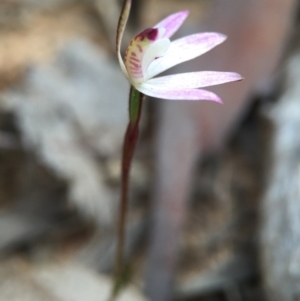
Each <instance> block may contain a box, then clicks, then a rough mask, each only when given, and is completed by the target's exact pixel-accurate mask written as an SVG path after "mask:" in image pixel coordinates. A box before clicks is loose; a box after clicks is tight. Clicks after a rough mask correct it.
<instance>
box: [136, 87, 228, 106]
mask: <svg viewBox="0 0 300 301" xmlns="http://www.w3.org/2000/svg"><path fill="white" fill-rule="evenodd" d="M135 88H136V89H137V90H138V91H140V92H142V93H144V94H145V95H148V96H151V97H156V98H163V99H170V100H210V101H214V102H219V103H222V100H221V99H220V97H219V96H218V95H216V94H215V93H213V92H210V91H206V90H200V89H176V90H175V89H173V90H170V89H166V88H164V87H157V86H155V85H151V84H148V83H143V84H142V85H139V86H136V87H135Z"/></svg>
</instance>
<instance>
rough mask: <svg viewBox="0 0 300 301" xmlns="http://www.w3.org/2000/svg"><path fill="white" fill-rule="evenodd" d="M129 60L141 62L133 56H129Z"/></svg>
mask: <svg viewBox="0 0 300 301" xmlns="http://www.w3.org/2000/svg"><path fill="white" fill-rule="evenodd" d="M129 60H130V61H132V62H136V63H139V62H140V60H138V59H137V58H135V57H132V56H131V57H130V58H129Z"/></svg>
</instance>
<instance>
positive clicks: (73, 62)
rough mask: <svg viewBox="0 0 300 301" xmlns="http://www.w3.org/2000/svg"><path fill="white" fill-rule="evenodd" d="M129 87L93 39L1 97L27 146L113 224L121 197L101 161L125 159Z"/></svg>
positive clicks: (73, 195)
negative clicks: (109, 183)
mask: <svg viewBox="0 0 300 301" xmlns="http://www.w3.org/2000/svg"><path fill="white" fill-rule="evenodd" d="M128 90H129V88H128V85H127V83H126V80H125V78H124V76H123V75H122V74H121V71H120V70H119V68H118V67H117V66H116V65H115V64H114V63H113V62H111V61H110V60H109V59H108V58H107V57H106V56H105V55H104V54H103V53H102V52H101V51H100V50H98V49H96V48H95V47H94V46H92V45H91V44H90V43H89V42H87V41H82V40H80V41H74V42H73V43H72V44H70V45H69V46H68V47H66V48H65V49H64V50H62V52H61V53H59V54H58V56H57V59H56V60H55V62H54V63H53V64H52V65H51V66H47V67H44V66H43V67H42V66H32V67H31V68H30V69H29V70H28V72H27V74H26V76H25V78H24V81H23V82H22V83H21V84H20V85H19V86H18V87H14V88H13V89H11V90H10V91H7V92H6V93H4V94H3V95H2V96H1V108H2V109H3V110H5V111H10V112H13V114H14V115H15V116H16V120H17V123H18V127H19V129H20V131H21V136H22V141H23V143H24V145H25V146H26V147H27V148H28V149H29V150H31V151H33V152H34V153H36V154H37V156H38V158H39V159H40V161H41V162H43V164H44V165H45V166H47V167H48V168H50V169H51V170H52V171H53V172H54V173H55V174H56V175H57V176H58V177H59V178H61V179H63V180H65V181H67V182H68V183H69V199H70V202H71V203H72V204H74V205H75V206H76V207H77V208H79V209H81V211H82V212H83V213H85V214H86V215H87V216H89V217H90V216H93V217H94V218H95V219H96V220H97V221H98V222H99V223H100V224H102V225H110V224H111V222H112V218H113V215H114V206H115V199H116V198H115V195H114V192H113V191H112V190H111V189H109V187H107V185H106V184H105V181H104V176H103V172H102V170H101V167H100V164H99V158H100V159H101V158H111V157H114V156H115V157H119V155H120V150H121V145H122V140H123V134H124V130H125V127H126V123H127V94H128Z"/></svg>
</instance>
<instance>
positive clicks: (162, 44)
mask: <svg viewBox="0 0 300 301" xmlns="http://www.w3.org/2000/svg"><path fill="white" fill-rule="evenodd" d="M170 45H171V42H170V40H169V39H159V40H157V41H155V42H153V43H152V44H151V45H150V46H149V47H148V49H147V50H146V52H145V54H144V56H143V59H142V70H143V75H144V78H145V79H147V69H148V67H149V65H150V64H151V63H152V62H153V61H154V60H155V59H158V58H160V57H161V56H163V55H165V53H166V52H167V50H168V49H169V47H170Z"/></svg>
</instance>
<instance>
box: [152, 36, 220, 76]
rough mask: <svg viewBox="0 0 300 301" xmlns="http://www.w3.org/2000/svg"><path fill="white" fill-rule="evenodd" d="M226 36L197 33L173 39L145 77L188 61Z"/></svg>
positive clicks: (217, 43)
mask: <svg viewBox="0 0 300 301" xmlns="http://www.w3.org/2000/svg"><path fill="white" fill-rule="evenodd" d="M225 39H226V36H225V35H223V34H220V33H214V32H213V33H198V34H194V35H190V36H186V37H184V38H181V39H178V40H175V41H174V42H172V43H171V46H170V48H169V50H168V52H167V53H166V55H165V56H163V57H161V58H158V59H157V60H155V61H154V62H153V63H152V64H151V65H150V66H149V68H148V71H147V78H151V77H154V76H155V75H157V74H159V73H161V72H163V71H165V70H167V69H169V68H171V67H173V66H175V65H178V64H180V63H183V62H186V61H189V60H191V59H193V58H195V57H197V56H200V55H202V54H203V53H205V52H207V51H209V50H211V49H212V48H214V47H215V46H217V45H219V44H220V43H222V42H224V40H225Z"/></svg>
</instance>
